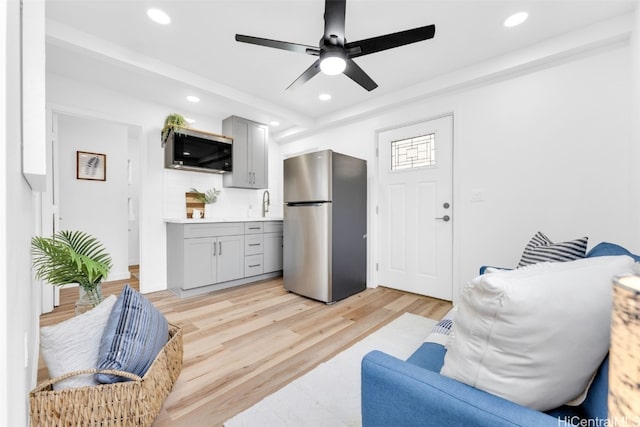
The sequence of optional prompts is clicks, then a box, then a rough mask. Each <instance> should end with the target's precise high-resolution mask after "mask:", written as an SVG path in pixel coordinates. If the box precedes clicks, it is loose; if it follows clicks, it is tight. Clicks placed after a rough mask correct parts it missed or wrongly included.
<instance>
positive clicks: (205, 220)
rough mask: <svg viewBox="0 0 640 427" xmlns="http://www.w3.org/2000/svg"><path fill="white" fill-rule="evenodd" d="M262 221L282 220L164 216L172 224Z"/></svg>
mask: <svg viewBox="0 0 640 427" xmlns="http://www.w3.org/2000/svg"><path fill="white" fill-rule="evenodd" d="M262 221H282V218H281V217H265V218H263V217H260V216H257V217H233V218H231V217H230V218H199V219H193V218H165V219H164V222H170V223H174V224H207V223H211V222H262Z"/></svg>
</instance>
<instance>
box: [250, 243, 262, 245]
mask: <svg viewBox="0 0 640 427" xmlns="http://www.w3.org/2000/svg"><path fill="white" fill-rule="evenodd" d="M249 246H260V243H249Z"/></svg>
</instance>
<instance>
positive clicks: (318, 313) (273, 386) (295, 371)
mask: <svg viewBox="0 0 640 427" xmlns="http://www.w3.org/2000/svg"><path fill="white" fill-rule="evenodd" d="M125 283H130V284H131V285H132V286H133V287H135V288H137V285H138V282H137V280H136V279H135V278H133V277H132V279H131V280H127V281H119V282H111V283H108V284H105V286H104V294H105V295H109V294H118V293H119V292H120V290H121V289H122V287H123V286H124V284H125ZM146 296H147V297H148V298H149V300H151V301H152V302H153V303H154V305H155V306H156V307H158V308H159V309H160V310H161V311H162V312H163V313H164V314H165V315H166V317H167V319H168V320H169V321H170V322H171V323H175V324H177V325H180V326H181V327H182V329H183V334H184V359H183V360H184V366H183V369H182V373H181V375H180V377H179V378H178V381H177V382H176V385H175V386H174V388H173V390H172V392H171V394H170V395H169V397H168V398H167V400H166V401H165V403H164V406H163V408H162V411H161V413H160V415H159V416H158V418H157V419H156V421H155V422H154V424H153V425H154V427H160V426H219V425H222V424H223V423H224V421H226V420H227V419H229V418H231V417H232V416H234V415H235V414H237V413H239V412H242V411H243V410H245V409H247V408H249V407H250V406H252V405H253V404H255V403H257V402H259V401H260V400H261V399H263V398H264V397H265V396H268V395H269V394H271V393H273V392H274V391H276V390H278V389H280V388H281V387H283V386H285V385H287V384H288V383H289V382H291V381H292V380H294V379H296V378H298V377H299V376H301V375H303V374H305V373H306V372H308V371H310V370H311V369H313V368H314V367H315V366H317V365H318V364H320V363H322V362H324V361H326V360H328V359H330V358H331V357H333V356H334V355H336V354H338V353H339V352H341V351H343V350H344V349H346V348H347V347H349V346H351V345H352V344H353V343H355V342H357V341H359V340H361V339H362V338H364V337H365V336H367V335H369V334H371V333H372V332H374V331H375V330H377V329H379V328H381V327H382V326H384V325H386V324H387V323H389V322H391V321H392V320H393V319H395V318H397V317H399V316H400V315H401V314H402V313H406V312H408V313H414V314H418V315H422V316H425V317H429V318H432V319H440V318H441V317H442V316H443V315H444V314H445V313H446V312H447V311H448V310H449V309H450V308H451V304H450V303H449V302H446V301H441V300H437V299H432V298H427V297H423V296H419V295H414V294H408V293H404V292H400V291H396V290H392V289H388V288H383V287H378V288H376V289H367V290H365V291H364V292H361V293H359V294H357V295H354V296H352V297H350V298H347V299H345V300H342V301H339V302H337V303H335V304H333V305H326V304H323V303H320V302H317V301H312V300H309V299H307V298H303V297H300V296H297V295H294V294H291V293H287V292H286V291H285V290H284V288H283V285H282V278H277V279H273V280H268V281H263V282H259V283H255V284H251V285H246V286H242V287H238V288H232V289H226V290H222V291H218V292H214V293H210V294H207V295H204V296H199V297H194V298H189V299H180V298H178V297H176V296H175V295H174V294H172V293H171V292H169V291H162V292H155V293H151V294H147V295H146ZM75 299H77V290H75V289H63V291H62V293H61V306H60V307H57V308H56V309H55V310H54V312H52V313H48V314H44V315H42V316H41V318H40V324H41V325H42V326H46V325H51V324H56V323H58V322H60V321H62V320H64V319H67V318H69V317H71V316H73V303H74V301H75ZM38 378H39V381H41V380H43V379H45V378H47V370H46V367H45V366H44V364H43V363H42V361H41V363H40V370H39V375H38Z"/></svg>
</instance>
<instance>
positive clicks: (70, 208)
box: [58, 114, 130, 280]
mask: <svg viewBox="0 0 640 427" xmlns="http://www.w3.org/2000/svg"><path fill="white" fill-rule="evenodd" d="M128 148H129V138H128V128H127V127H126V126H124V125H121V124H115V123H110V122H107V121H104V120H96V119H87V118H82V117H74V116H69V115H66V114H60V115H59V116H58V162H59V167H58V183H59V185H58V191H59V199H58V200H59V208H58V209H59V217H60V229H61V230H80V231H84V232H86V233H89V234H91V235H92V236H94V237H96V238H97V239H98V240H100V241H101V242H102V244H103V245H104V247H105V249H106V251H107V252H108V253H109V255H110V256H111V260H112V262H113V264H112V267H111V272H110V273H109V276H108V277H107V278H106V280H120V279H128V278H129V277H130V275H129V269H128V265H129V259H128V258H129V256H128V251H129V247H128V231H127V229H128V226H129V224H128V205H127V199H128V190H129V189H128V179H127V178H128V167H127V159H128ZM77 151H85V152H90V153H100V154H105V155H106V180H105V181H89V180H82V179H77V178H76V152H77Z"/></svg>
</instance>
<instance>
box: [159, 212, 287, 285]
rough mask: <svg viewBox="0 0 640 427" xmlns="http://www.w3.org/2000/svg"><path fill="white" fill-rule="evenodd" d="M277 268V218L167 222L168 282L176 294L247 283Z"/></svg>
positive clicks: (279, 257) (279, 258)
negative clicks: (272, 219)
mask: <svg viewBox="0 0 640 427" xmlns="http://www.w3.org/2000/svg"><path fill="white" fill-rule="evenodd" d="M267 231H268V232H267ZM280 270H282V221H264V222H262V221H251V222H225V223H201V224H184V223H171V222H170V223H167V284H168V287H169V289H173V290H175V291H178V293H181V292H182V291H189V290H193V289H196V288H204V287H212V285H217V288H223V287H228V286H236V285H239V284H244V283H250V282H251V281H254V280H260V279H264V278H267V277H273V275H274V274H277V272H279V271H280ZM267 273H270V274H271V275H270V276H266V274H267Z"/></svg>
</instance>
